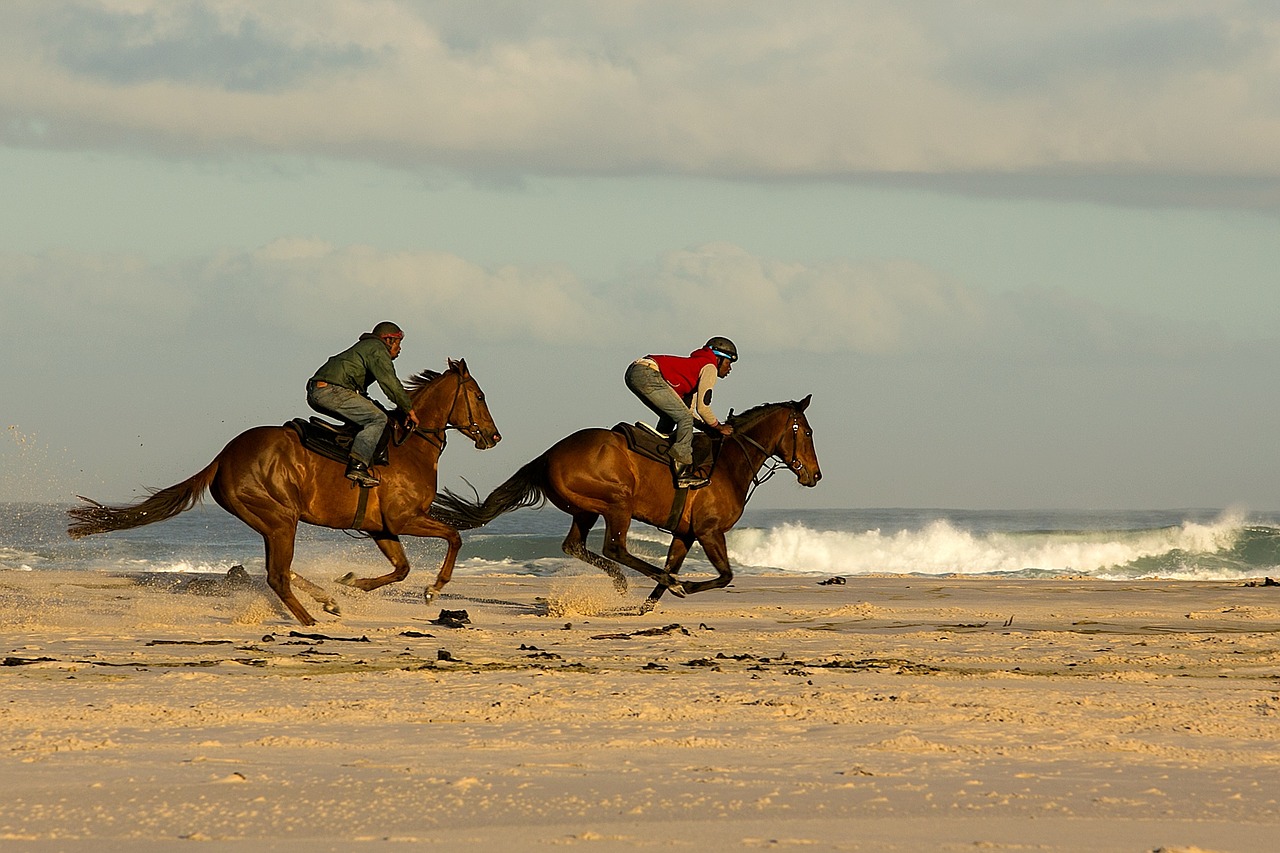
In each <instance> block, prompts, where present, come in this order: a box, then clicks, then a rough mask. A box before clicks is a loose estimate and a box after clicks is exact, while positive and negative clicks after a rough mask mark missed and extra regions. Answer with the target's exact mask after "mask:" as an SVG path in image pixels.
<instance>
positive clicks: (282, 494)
mask: <svg viewBox="0 0 1280 853" xmlns="http://www.w3.org/2000/svg"><path fill="white" fill-rule="evenodd" d="M405 389H406V390H407V391H408V392H409V397H410V400H411V401H412V403H413V410H414V412H416V413H417V415H418V422H419V425H418V427H417V428H416V429H415V430H413V432H412V433H411V434H410V435H409V436H406V437H405V439H404V441H403V443H401V444H399V445H398V446H392V447H388V448H387V453H388V457H389V464H388V465H387V467H386V468H385V469H383V471H382V472H381V479H382V483H381V485H379V486H377V487H376V488H373V489H360V488H359V487H357V486H356V485H355V484H353V483H352V482H351V481H349V480H347V479H346V477H345V476H344V467H343V463H342V462H336V461H334V460H332V459H327V458H325V457H323V456H320V455H319V454H316V453H313V452H311V451H309V450H307V449H305V448H304V447H303V446H302V441H301V439H300V438H299V437H298V433H297V432H296V431H295V430H294V429H293V428H291V427H289V426H287V425H286V426H263V427H254V428H253V429H250V430H247V431H246V432H242V433H240V435H238V436H236V437H235V438H233V439H231V441H230V443H228V444H227V446H226V447H224V448H223V449H222V452H221V453H219V454H218V455H217V456H215V457H214V459H213V461H212V462H210V463H209V466H208V467H207V468H205V469H204V470H203V471H201V472H200V473H198V474H195V475H194V476H192V477H190V478H188V479H186V480H184V481H183V482H181V483H178V484H177V485H174V486H170V487H169V488H167V489H161V490H159V491H155V492H153V494H152V495H151V497H149V498H146V499H145V500H143V501H141V502H139V503H135V504H131V505H129V506H104V505H102V504H100V503H98V502H97V501H93V500H90V499H89V498H84V497H82V498H81V500H83V501H85V502H87V503H88V504H89V506H81V507H77V508H75V509H71V510H68V515H70V516H71V518H72V519H73V520H74V523H73V524H72V525H71V526H70V528H68V530H67V532H68V533H69V534H70V535H71V536H72V537H73V538H79V537H81V536H88V535H90V534H93V533H103V532H106V531H109V530H128V529H130V528H134V527H141V526H142V525H144V524H151V523H152V522H156V521H164V520H165V519H169V518H173V517H174V516H175V515H177V514H178V513H180V512H182V511H183V510H187V509H190V508H191V507H193V506H195V504H196V503H197V502H198V501H199V500H200V498H201V496H202V495H203V494H204V491H205V489H208V490H209V492H210V493H211V494H212V495H213V499H214V500H215V501H217V502H218V504H219V505H220V506H221V507H222V508H223V509H225V510H226V511H227V512H229V513H231V514H232V515H234V516H235V517H236V518H238V519H240V520H241V521H243V522H244V523H245V524H247V525H249V526H250V527H252V528H253V529H254V530H256V531H258V533H260V534H262V539H263V541H264V542H265V543H266V554H267V557H266V563H267V583H268V584H270V585H271V588H272V589H273V590H275V593H276V595H278V596H280V600H281V601H282V602H284V605H285V606H286V607H288V608H289V611H290V612H291V613H293V615H294V616H295V617H296V618H297V620H298V621H299V622H301V623H302V624H303V625H314V624H315V621H316V620H315V619H313V618H312V617H311V614H310V613H308V612H307V610H306V608H305V607H303V606H302V604H301V602H299V601H298V599H297V597H295V596H294V594H293V589H292V587H291V585H290V579H292V580H294V581H296V582H297V584H298V586H300V587H301V588H302V589H303V590H304V591H306V592H307V593H308V594H309V595H311V597H312V598H314V599H315V600H316V601H318V602H320V603H321V604H323V605H324V608H325V610H326V611H328V612H330V613H335V614H336V613H337V612H338V608H337V605H336V604H335V603H334V602H333V600H332V599H331V598H329V597H328V595H327V594H326V593H325V592H324V590H322V589H321V588H320V587H318V586H316V585H315V584H313V583H311V582H310V581H308V580H306V579H305V578H303V577H300V576H298V575H295V574H293V572H292V571H291V569H290V566H291V565H292V563H293V547H294V537H295V536H296V534H297V530H298V522H305V523H307V524H314V525H316V526H318V527H332V528H336V529H358V530H362V531H364V532H366V533H368V534H369V536H370V537H371V538H372V539H373V541H374V542H375V543H377V545H378V548H379V549H380V550H381V551H382V553H383V554H385V555H386V557H387V559H388V560H390V561H391V565H392V566H393V571H391V572H390V573H388V574H385V575H381V576H379V577H374V578H355V577H352V576H350V575H348V576H347V577H345V578H342V579H341V581H342V582H343V583H346V584H348V585H349V586H354V587H357V588H359V589H363V590H372V589H377V588H378V587H380V586H384V585H386V584H389V583H393V582H395V581H400V580H404V578H405V576H406V575H408V574H409V560H408V558H407V557H406V556H405V553H404V546H402V545H401V544H400V538H399V537H400V535H401V534H407V535H409V536H426V537H432V538H436V539H443V540H445V542H446V543H448V546H449V551H448V553H447V554H446V555H445V558H444V563H443V564H442V565H441V566H440V571H439V573H438V574H437V575H436V580H435V584H434V585H433V586H431V587H428V588H427V590H426V600H427V602H428V603H430V601H431V600H432V598H434V597H435V596H436V594H438V593H439V592H440V589H441V587H443V586H444V585H445V584H447V583H448V582H449V579H450V578H451V577H452V576H453V564H454V561H455V560H456V559H457V556H458V549H459V548H461V547H462V539H461V537H460V536H458V531H457V530H455V529H454V528H452V527H450V526H449V525H448V524H445V523H443V522H441V521H439V520H437V519H435V518H432V517H430V516H429V515H428V510H429V509H430V507H431V501H432V500H433V499H434V498H435V496H436V471H437V468H438V466H439V463H440V454H441V453H442V452H443V451H444V447H445V430H446V429H448V428H450V427H452V428H454V429H456V430H458V431H459V432H461V433H462V434H463V435H465V436H467V438H470V439H471V440H472V441H473V442H474V443H475V446H476V447H477V448H478V449H480V450H485V449H487V448H490V447H493V446H494V445H495V444H497V443H498V442H499V441H501V439H502V436H500V435H499V434H498V428H497V427H496V426H494V423H493V418H492V417H491V416H490V414H489V406H488V405H487V404H486V403H485V399H484V392H483V391H481V390H480V386H479V385H478V384H477V383H476V380H475V379H473V378H472V376H471V374H470V373H469V372H468V371H467V363H466V361H465V360H459V361H454V360H453V359H450V360H449V368H448V370H446V371H445V372H444V373H436V372H435V371H431V370H424V371H422V372H421V373H419V374H417V375H416V376H414V377H413V378H412V379H410V380H409V381H408V382H406V383H405ZM414 437H416V438H417V439H418V440H417V441H413V440H411V439H412V438H414ZM361 500H363V501H364V502H365V505H364V507H363V508H361V507H360V506H359V503H360V501H361ZM362 509H363V511H362ZM358 516H362V520H360V521H359V523H358V524H357V523H355V522H356V521H357V517H358Z"/></svg>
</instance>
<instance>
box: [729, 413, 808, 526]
mask: <svg viewBox="0 0 1280 853" xmlns="http://www.w3.org/2000/svg"><path fill="white" fill-rule="evenodd" d="M729 437H730V438H733V439H736V440H737V441H738V443H739V444H743V445H746V444H750V445H751V446H752V447H754V448H755V449H756V450H759V451H760V452H761V453H762V454H763V455H764V458H763V459H761V460H760V464H759V465H757V466H756V469H755V471H754V472H752V474H751V488H749V489H747V496H746V497H745V498H744V499H743V501H742V503H743V505H744V506H745V505H746V504H747V503H748V502H749V501H750V500H751V496H752V495H754V494H755V493H756V489H758V488H760V486H761V485H762V484H763V483H767V482H769V480H770V479H772V478H773V475H774V474H776V473H778V471H780V470H782V468H784V467H785V468H790V469H791V470H793V471H795V472H796V473H797V474H799V473H800V472H801V471H803V470H804V468H805V466H804V463H803V462H801V461H800V455H799V454H800V415H799V413H798V412H796V411H795V410H794V409H793V410H792V412H791V461H790V462H788V461H786V460H785V459H779V460H777V461H775V460H774V458H773V457H774V455H775V454H774V453H770V452H769V450H768V448H766V447H765V446H764V445H763V444H761V443H760V442H758V441H756V440H755V439H754V438H752V437H751V436H749V435H746V434H739V433H738V431H737V430H734V431H733V434H732V435H731V436H729ZM743 452H744V453H745V452H746V448H745V447H744V448H743ZM765 466H768V469H767V470H766V471H765V473H764V475H763V476H762V475H761V474H760V469H761V468H764V467H765Z"/></svg>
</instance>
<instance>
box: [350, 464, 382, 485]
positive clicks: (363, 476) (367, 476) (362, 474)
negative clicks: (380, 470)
mask: <svg viewBox="0 0 1280 853" xmlns="http://www.w3.org/2000/svg"><path fill="white" fill-rule="evenodd" d="M347 479H348V480H352V481H353V482H355V483H358V484H359V485H360V486H361V487H363V488H366V489H371V488H373V487H374V486H376V485H378V482H379V480H378V478H377V477H375V476H374V475H373V472H372V471H370V470H369V466H368V465H366V464H365V463H363V462H361V461H360V460H359V459H354V458H353V459H350V460H348V461H347Z"/></svg>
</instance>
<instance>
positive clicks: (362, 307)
mask: <svg viewBox="0 0 1280 853" xmlns="http://www.w3.org/2000/svg"><path fill="white" fill-rule="evenodd" d="M69 306H75V307H76V310H74V311H69V310H68V307H69ZM0 316H2V317H3V318H4V319H3V323H2V324H0V326H2V327H3V328H2V330H3V331H4V333H5V335H4V337H5V339H6V341H7V342H8V346H14V347H17V348H18V349H20V348H21V347H22V346H23V345H24V344H23V339H24V337H28V336H31V335H34V336H37V337H38V336H39V334H40V333H41V330H59V332H60V333H61V335H62V336H63V338H64V339H66V340H68V341H69V344H68V345H70V346H91V347H94V348H97V349H98V350H99V351H101V349H102V348H103V347H104V346H105V347H116V348H119V349H121V351H127V350H129V349H130V348H133V347H135V346H136V341H138V340H157V339H169V338H172V339H182V340H184V341H188V342H190V345H192V346H212V347H214V348H215V349H217V348H227V347H237V346H240V345H241V344H246V343H247V344H248V345H249V346H260V345H261V344H260V342H261V341H263V340H308V341H309V340H316V341H317V342H320V341H323V342H332V340H334V339H335V338H337V339H343V338H344V337H345V336H349V335H351V334H354V333H355V332H358V331H360V330H361V329H363V328H368V327H371V326H372V324H373V323H374V322H377V321H378V320H382V319H393V320H396V321H397V322H399V323H400V324H401V325H403V326H404V327H405V328H406V330H409V331H411V333H412V334H413V335H415V336H421V337H422V338H424V339H430V340H432V341H436V342H439V343H441V344H444V345H452V346H456V345H461V344H467V345H471V344H473V343H475V342H485V343H488V344H497V345H501V344H503V343H513V344H520V345H523V344H536V345H539V346H548V345H549V346H553V347H586V348H598V347H606V348H611V349H625V350H627V351H635V352H637V353H641V352H642V351H649V350H650V349H656V348H661V347H664V346H665V347H667V348H668V349H670V347H673V346H674V347H676V348H677V349H678V348H679V347H682V346H686V345H687V346H688V347H690V348H692V347H693V346H696V345H697V344H699V343H700V342H701V341H702V340H703V339H705V338H706V337H707V336H708V335H709V334H727V335H729V336H730V337H733V338H735V340H737V342H738V344H739V346H743V347H746V348H750V349H752V350H753V351H756V352H768V353H787V352H807V353H820V354H822V353H832V354H846V355H848V354H854V355H862V356H904V355H905V356H910V355H930V356H939V355H942V356H957V355H997V356H998V355H1009V354H1014V353H1016V354H1017V355H1018V357H1019V358H1023V357H1028V356H1031V355H1036V354H1039V355H1044V356H1049V357H1067V358H1073V357H1085V358H1088V357H1092V355H1093V354H1095V353H1099V352H1106V353H1124V354H1130V355H1132V354H1139V355H1158V356H1162V357H1168V356H1172V357H1176V356H1178V355H1186V354H1194V353H1197V352H1201V351H1203V350H1205V349H1206V348H1207V349H1213V348H1215V347H1223V346H1228V345H1229V342H1228V341H1226V340H1225V339H1224V338H1223V335H1222V333H1221V331H1220V330H1216V329H1213V328H1206V329H1195V330H1192V329H1188V328H1185V327H1177V328H1175V327H1174V326H1173V325H1172V324H1170V323H1167V322H1165V321H1163V320H1161V319H1159V318H1156V317H1150V316H1139V315H1132V314H1127V313H1124V312H1120V311H1116V310H1114V309H1111V308H1108V307H1106V306H1103V305H1099V304H1097V303H1094V302H1090V301H1088V300H1083V299H1079V298H1074V297H1070V296H1067V295H1065V294H1061V293H1055V292H1048V291H1039V290H1022V291H1017V292H1013V293H994V292H991V291H988V290H984V289H981V288H976V287H973V286H969V285H965V284H962V283H960V282H957V281H955V280H952V279H949V278H948V277H947V276H945V275H943V274H941V273H939V272H938V271H936V270H934V269H931V268H930V267H928V266H926V265H923V264H920V263H917V262H913V261H907V260H900V259H868V260H860V261H854V260H848V259H836V260H831V261H823V262H812V263H803V262H797V261H783V260H778V259H773V258H767V257H760V256H758V255H754V254H752V253H750V252H748V251H746V250H745V249H742V248H741V247H739V246H736V245H733V244H729V243H714V244H707V245H703V246H697V247H693V248H689V249H683V250H676V251H671V252H668V253H666V254H664V255H663V256H661V257H659V258H655V259H654V261H653V262H652V263H651V264H649V265H647V266H644V267H640V268H637V269H634V270H632V271H631V272H630V273H629V274H628V276H627V277H626V278H625V279H617V280H613V281H607V282H593V281H585V280H583V279H581V278H580V277H578V276H577V275H576V274H574V273H573V272H571V271H570V270H569V269H567V268H565V267H561V266H557V265H542V266H515V265H504V266H497V267H485V266H482V265H479V264H476V263H473V262H471V261H468V260H466V259H464V258H461V257H459V256H457V255H453V254H449V253H445V252H432V251H396V252H391V251H383V250H379V249H375V248H372V247H369V246H361V245H352V246H334V245H331V244H329V243H326V242H323V241H317V240H306V239H281V240H277V241H274V242H272V243H270V244H268V245H266V246H263V247H261V248H259V249H257V250H255V251H251V252H223V253H219V254H216V255H213V256H209V257H202V258H191V259H185V260H181V261H175V262H167V263H155V262H150V261H146V260H143V259H140V258H137V257H133V256H121V255H100V254H91V253H74V252H56V253H50V254H47V255H38V256H37V255H21V254H7V255H0ZM353 322H355V323H356V326H354V327H353ZM655 330H663V331H662V333H661V334H662V335H664V336H665V337H663V338H659V339H657V340H655V338H654V334H655ZM664 341H665V342H664ZM676 341H680V342H682V343H680V344H678V345H676V344H675V343H674V342H676ZM664 351H667V350H664Z"/></svg>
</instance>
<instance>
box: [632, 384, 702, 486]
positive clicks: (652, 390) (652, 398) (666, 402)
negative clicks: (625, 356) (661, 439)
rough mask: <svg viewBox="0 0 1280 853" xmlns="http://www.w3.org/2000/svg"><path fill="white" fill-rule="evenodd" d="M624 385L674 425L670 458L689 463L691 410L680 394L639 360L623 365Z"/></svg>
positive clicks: (691, 435)
mask: <svg viewBox="0 0 1280 853" xmlns="http://www.w3.org/2000/svg"><path fill="white" fill-rule="evenodd" d="M626 382H627V387H628V388H630V389H631V393H632V394H635V395H636V396H637V397H639V398H640V400H641V402H643V403H644V404H645V405H646V406H648V407H649V408H650V409H652V410H653V412H654V413H655V414H657V415H659V416H660V417H663V418H667V419H669V420H671V421H673V422H674V423H675V425H676V436H675V440H674V441H673V442H672V444H671V458H672V459H674V460H675V463H676V464H677V465H691V464H692V463H693V412H692V411H690V410H689V407H688V406H686V405H685V404H684V401H683V400H681V399H680V395H679V394H677V393H676V391H675V389H674V388H672V387H671V384H670V383H669V382H667V380H665V379H663V378H662V374H661V373H659V372H658V371H657V370H656V369H655V368H653V367H652V366H650V365H648V364H646V363H645V362H643V361H635V362H632V363H631V365H630V366H629V367H628V368H627V374H626Z"/></svg>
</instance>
